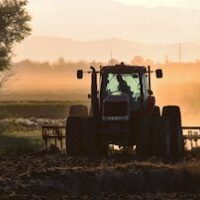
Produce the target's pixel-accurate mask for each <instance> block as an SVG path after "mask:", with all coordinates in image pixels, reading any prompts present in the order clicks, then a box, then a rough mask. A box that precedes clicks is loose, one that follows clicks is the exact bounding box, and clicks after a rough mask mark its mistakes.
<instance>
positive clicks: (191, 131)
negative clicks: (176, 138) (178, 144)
mask: <svg viewBox="0 0 200 200" xmlns="http://www.w3.org/2000/svg"><path fill="white" fill-rule="evenodd" d="M182 129H183V134H184V140H185V142H186V144H187V146H188V145H189V146H190V148H191V149H193V148H196V147H200V126H184V127H182Z"/></svg>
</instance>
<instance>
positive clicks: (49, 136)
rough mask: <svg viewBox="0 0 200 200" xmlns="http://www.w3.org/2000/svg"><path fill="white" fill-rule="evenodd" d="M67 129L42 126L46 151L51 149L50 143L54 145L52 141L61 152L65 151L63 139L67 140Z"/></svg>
mask: <svg viewBox="0 0 200 200" xmlns="http://www.w3.org/2000/svg"><path fill="white" fill-rule="evenodd" d="M65 129H66V127H65V126H51V125H49V126H42V138H43V140H44V142H45V148H46V150H47V149H48V147H49V143H50V142H51V143H50V144H52V140H53V141H54V145H55V147H57V148H59V149H60V150H61V151H62V150H63V139H65V138H66V134H65Z"/></svg>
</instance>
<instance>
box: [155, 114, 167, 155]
mask: <svg viewBox="0 0 200 200" xmlns="http://www.w3.org/2000/svg"><path fill="white" fill-rule="evenodd" d="M152 153H153V155H156V156H159V157H162V158H168V157H169V156H170V126H169V120H168V118H166V117H156V118H155V119H154V124H153V136H152Z"/></svg>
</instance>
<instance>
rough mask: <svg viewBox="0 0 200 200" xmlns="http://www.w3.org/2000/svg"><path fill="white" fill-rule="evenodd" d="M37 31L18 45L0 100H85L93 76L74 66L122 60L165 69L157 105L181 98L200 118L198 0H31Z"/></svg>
mask: <svg viewBox="0 0 200 200" xmlns="http://www.w3.org/2000/svg"><path fill="white" fill-rule="evenodd" d="M28 10H29V11H30V13H31V15H32V17H33V20H32V27H33V34H32V36H30V37H29V38H27V39H26V40H25V41H24V42H23V43H21V44H19V45H17V46H16V47H15V51H14V52H15V56H14V59H13V67H12V70H11V72H12V76H11V77H10V79H9V81H8V82H7V84H6V85H5V87H4V88H3V89H2V91H1V96H0V100H86V97H87V93H88V92H89V77H86V78H85V79H83V80H81V81H78V80H76V78H75V72H76V70H77V69H78V68H80V67H82V68H84V69H87V68H88V67H89V66H90V65H94V66H96V67H99V66H100V64H107V63H109V60H110V59H111V57H112V58H113V59H116V60H117V61H118V62H121V61H124V62H125V63H129V64H139V65H149V64H150V65H152V67H153V68H156V67H162V68H163V70H164V78H163V79H162V80H153V88H154V93H155V95H156V96H157V101H158V104H160V105H166V104H179V105H180V106H181V108H182V110H183V121H184V124H190V125H195V124H196V125H199V124H200V120H199V117H200V103H199V102H200V94H199V91H200V61H199V60H200V34H199V32H200V2H199V1H198V0H171V1H170V0H167V1H165V0H151V1H148V0H84V1H83V0H73V1H71V0H57V1H55V0H48V1H41V0H29V6H28Z"/></svg>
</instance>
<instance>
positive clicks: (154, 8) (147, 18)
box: [28, 0, 200, 43]
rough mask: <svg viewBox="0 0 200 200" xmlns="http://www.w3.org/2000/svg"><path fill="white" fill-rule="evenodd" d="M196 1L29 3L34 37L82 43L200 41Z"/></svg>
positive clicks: (199, 4)
mask: <svg viewBox="0 0 200 200" xmlns="http://www.w3.org/2000/svg"><path fill="white" fill-rule="evenodd" d="M199 9H200V1H199V0H73V1H72V0H56V1H55V0H48V1H47V0H46V1H45V0H29V4H28V10H29V11H30V13H31V15H32V27H33V32H32V33H33V35H35V36H53V37H65V38H72V39H76V40H81V41H88V40H89V41H90V40H101V39H107V38H122V39H126V40H132V41H139V42H145V43H166V42H177V40H180V41H200V35H199V34H198V32H200V12H199Z"/></svg>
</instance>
